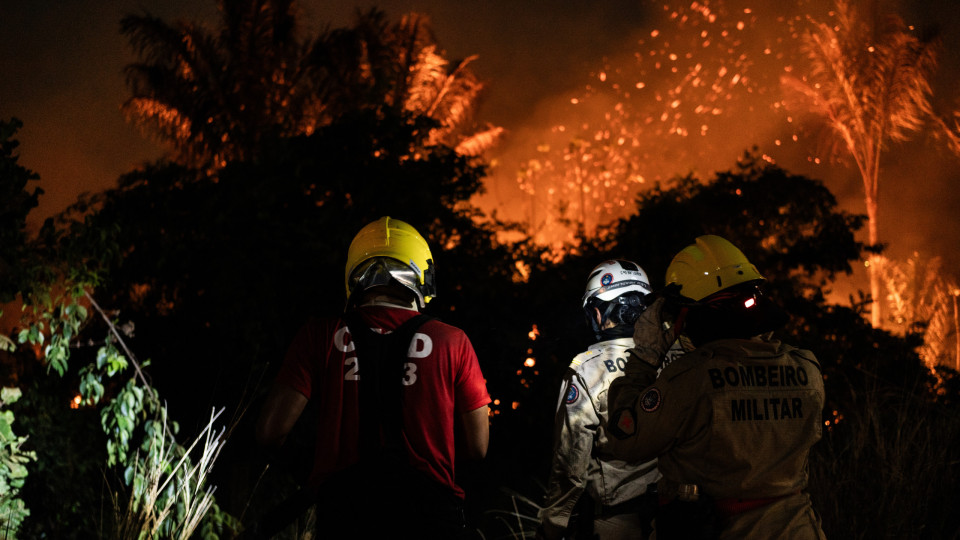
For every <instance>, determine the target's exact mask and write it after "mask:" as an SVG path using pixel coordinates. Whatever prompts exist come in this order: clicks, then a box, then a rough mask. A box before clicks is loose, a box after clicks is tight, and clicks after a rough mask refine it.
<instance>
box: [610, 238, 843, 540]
mask: <svg viewBox="0 0 960 540" xmlns="http://www.w3.org/2000/svg"><path fill="white" fill-rule="evenodd" d="M666 281H667V283H668V290H669V289H670V288H671V287H672V288H673V289H674V290H676V288H677V287H679V291H678V292H679V294H678V295H666V294H665V295H664V297H663V298H660V299H658V300H657V301H656V302H654V303H653V305H651V306H650V308H649V309H648V310H647V311H645V312H644V314H643V315H641V317H640V319H639V320H638V321H637V323H636V325H635V333H634V341H635V348H634V349H631V351H630V358H629V360H628V362H627V369H626V371H627V373H626V375H625V376H624V377H622V378H620V379H618V380H617V381H615V382H614V383H613V385H612V386H611V388H610V410H611V411H612V412H611V414H610V425H609V426H608V427H609V430H610V432H611V433H612V436H611V437H610V439H611V440H610V443H609V446H610V449H611V451H612V452H613V454H614V455H616V456H617V457H619V458H621V459H651V458H658V460H659V461H658V463H659V469H660V472H661V474H662V475H663V478H662V479H661V480H660V482H659V484H658V492H659V498H660V506H659V508H658V514H657V519H656V538H657V540H670V539H671V538H683V539H688V538H721V539H820V538H824V535H823V531H822V530H821V528H820V520H819V518H818V517H817V515H816V514H815V512H814V511H813V509H812V507H811V503H810V497H809V495H808V494H807V493H806V492H805V491H804V490H805V488H806V487H807V457H808V454H809V450H810V447H811V446H813V444H814V443H816V442H817V441H818V440H819V439H820V433H821V432H820V430H821V411H822V409H823V403H824V390H823V378H822V376H821V374H820V365H819V363H818V362H817V360H816V358H815V357H814V355H813V354H812V353H811V352H810V351H806V350H801V349H797V348H795V347H792V346H790V345H785V344H783V343H780V342H779V341H776V340H774V339H772V338H771V337H770V332H771V331H772V330H774V329H776V328H779V327H780V326H781V325H783V324H784V323H785V322H786V315H785V314H783V312H782V311H780V310H779V309H778V308H776V307H775V306H774V304H772V303H771V302H770V301H769V300H767V299H766V298H765V297H763V295H762V294H761V292H760V288H759V285H760V284H761V283H762V282H763V281H764V278H763V277H762V276H761V275H760V274H759V272H757V269H756V268H755V267H754V266H753V265H752V264H750V262H749V261H748V260H747V259H746V257H745V256H744V255H743V253H742V252H741V251H740V250H739V249H737V248H736V247H735V246H733V245H732V244H730V243H729V242H727V241H726V240H724V239H723V238H720V237H718V236H710V235H708V236H701V237H699V238H697V240H696V244H694V245H691V246H688V247H687V248H685V249H684V250H683V251H681V252H680V253H679V254H677V256H676V257H674V259H673V262H672V263H671V264H670V267H669V268H668V270H667V280H666ZM671 298H672V300H671ZM681 325H682V327H681ZM678 331H679V332H682V336H683V337H684V339H685V340H686V339H688V340H689V341H688V343H690V344H691V347H690V348H691V349H692V350H691V351H690V352H688V353H687V354H686V355H684V356H683V357H681V358H679V359H677V360H676V361H674V362H672V363H671V364H670V365H669V366H667V367H665V368H664V369H663V371H662V372H661V373H660V376H659V378H657V369H658V367H659V366H660V364H661V362H662V358H663V356H664V353H665V352H666V351H667V348H668V346H669V345H670V344H671V343H672V342H673V340H674V338H675V337H676V336H677V335H678Z"/></svg>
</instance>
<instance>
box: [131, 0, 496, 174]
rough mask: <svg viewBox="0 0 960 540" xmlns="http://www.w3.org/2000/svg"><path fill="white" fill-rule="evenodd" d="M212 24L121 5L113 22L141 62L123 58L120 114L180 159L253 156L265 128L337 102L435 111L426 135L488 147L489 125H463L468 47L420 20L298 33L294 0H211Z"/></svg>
mask: <svg viewBox="0 0 960 540" xmlns="http://www.w3.org/2000/svg"><path fill="white" fill-rule="evenodd" d="M218 7H219V11H220V16H221V21H220V26H219V27H218V28H216V29H215V30H212V29H209V28H207V27H205V26H204V25H202V24H199V23H194V22H188V21H178V22H176V23H174V24H168V23H167V22H165V21H163V20H161V19H159V18H157V17H154V16H151V15H149V14H144V15H129V16H127V17H124V19H123V20H122V22H121V31H122V33H123V34H124V35H126V36H127V38H128V39H129V40H130V43H131V45H132V46H133V47H134V49H135V51H136V52H137V53H138V54H139V56H140V58H141V61H139V62H137V63H133V64H131V65H129V66H127V67H126V74H127V81H128V86H129V87H130V90H131V93H132V96H131V97H130V98H129V99H128V100H127V102H126V103H125V104H124V107H123V109H124V112H125V113H126V114H127V116H128V117H129V118H130V119H131V120H133V121H134V122H136V123H137V124H138V125H140V126H141V128H143V129H144V130H145V131H147V132H151V133H152V134H154V135H156V136H157V137H158V138H159V139H160V140H161V141H162V142H164V143H166V144H168V146H169V147H170V149H171V150H172V159H174V161H176V162H177V163H180V164H185V165H188V166H195V167H199V168H205V169H211V170H219V169H220V168H222V167H223V166H225V165H226V163H227V162H228V161H234V160H246V159H250V158H251V157H253V156H255V155H257V154H258V153H259V152H260V151H261V150H262V147H263V144H264V141H265V140H267V139H269V138H271V137H274V138H275V137H290V136H296V135H309V134H311V133H313V132H314V131H315V130H316V129H318V128H320V127H322V126H324V125H328V124H330V123H331V121H332V120H333V119H334V118H336V117H337V116H339V115H341V114H343V113H344V112H345V111H357V110H362V109H371V110H376V111H379V112H380V113H381V114H387V112H400V113H403V114H406V115H408V116H409V117H411V118H428V119H430V120H431V121H432V122H434V124H435V125H434V126H433V128H432V129H431V137H430V138H429V143H430V144H438V143H440V142H443V143H445V144H448V145H452V146H456V147H457V149H458V151H460V152H461V153H463V154H466V155H478V154H480V153H481V152H483V151H484V150H486V149H488V148H490V147H491V146H492V145H493V144H494V143H495V142H496V140H497V138H498V137H499V134H500V130H499V128H496V127H488V128H487V129H484V130H482V131H478V132H474V131H471V127H472V126H471V124H470V121H471V120H472V113H473V112H474V110H475V108H476V105H477V98H478V96H479V94H480V92H481V90H482V89H483V85H482V84H481V83H480V81H479V80H478V79H477V78H476V77H475V76H474V75H473V74H472V72H471V71H470V69H469V64H470V62H472V61H473V60H474V57H470V58H467V59H465V60H462V61H459V62H450V61H448V60H447V59H446V58H444V56H443V52H442V51H441V50H440V48H439V46H438V45H437V43H436V38H435V37H434V35H433V32H432V29H431V25H430V21H429V19H427V18H426V17H424V16H420V15H415V14H411V15H408V16H405V17H402V18H401V19H400V20H399V21H398V22H396V23H389V22H388V21H387V20H386V18H385V16H384V14H383V13H382V12H380V11H378V10H370V11H368V12H365V13H358V15H357V18H356V21H355V23H354V26H353V27H351V28H343V29H335V30H328V31H324V32H321V33H320V34H319V35H318V36H317V37H316V38H314V39H305V38H303V37H302V35H301V32H300V26H299V17H300V12H299V11H298V9H297V7H296V2H294V1H292V0H232V1H224V2H219V3H218Z"/></svg>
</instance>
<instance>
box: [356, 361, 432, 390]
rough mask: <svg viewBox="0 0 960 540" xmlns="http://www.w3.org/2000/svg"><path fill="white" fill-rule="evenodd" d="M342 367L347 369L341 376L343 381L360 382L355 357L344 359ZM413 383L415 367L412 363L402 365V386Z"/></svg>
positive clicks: (358, 364)
mask: <svg viewBox="0 0 960 540" xmlns="http://www.w3.org/2000/svg"><path fill="white" fill-rule="evenodd" d="M343 365H344V367H346V368H347V372H346V373H344V374H343V380H345V381H359V380H360V362H358V361H357V357H356V356H351V357H349V358H345V359H344V360H343ZM415 382H417V365H416V364H414V363H413V362H405V363H404V364H403V385H404V386H410V385H411V384H413V383H415Z"/></svg>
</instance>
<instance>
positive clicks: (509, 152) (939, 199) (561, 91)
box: [0, 0, 960, 276]
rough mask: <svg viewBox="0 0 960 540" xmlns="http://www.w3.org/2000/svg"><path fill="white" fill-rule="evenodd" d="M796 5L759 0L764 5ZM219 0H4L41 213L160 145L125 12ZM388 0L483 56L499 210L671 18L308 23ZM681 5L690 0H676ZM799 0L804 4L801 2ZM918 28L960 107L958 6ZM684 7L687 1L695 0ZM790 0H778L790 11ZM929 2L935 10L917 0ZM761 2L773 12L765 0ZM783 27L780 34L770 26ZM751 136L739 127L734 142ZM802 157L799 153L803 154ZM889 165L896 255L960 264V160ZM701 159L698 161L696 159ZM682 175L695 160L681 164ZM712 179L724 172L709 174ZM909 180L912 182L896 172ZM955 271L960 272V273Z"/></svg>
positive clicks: (502, 7)
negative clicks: (123, 109)
mask: <svg viewBox="0 0 960 540" xmlns="http://www.w3.org/2000/svg"><path fill="white" fill-rule="evenodd" d="M702 3H703V4H712V5H713V6H714V9H715V10H716V11H720V7H723V8H725V9H728V10H729V11H731V12H737V11H738V10H739V11H742V10H743V7H749V6H751V5H757V4H758V3H757V2H742V1H739V0H730V1H727V2H725V3H723V4H720V3H717V2H713V3H710V2H702ZM783 4H786V3H780V2H776V3H773V2H766V3H764V4H759V5H760V6H763V7H764V8H765V9H768V10H769V9H771V8H770V6H773V5H777V6H780V5H783ZM820 4H821V3H813V2H808V1H806V0H800V2H799V5H800V7H799V8H791V12H792V13H806V12H809V13H819V12H821V11H822V9H823V6H822V5H820ZM215 5H216V4H215V2H214V0H202V1H196V0H189V1H188V0H166V1H163V0H100V1H97V2H91V1H89V0H87V1H81V0H56V1H54V0H30V1H21V2H12V1H7V2H3V3H2V4H0V52H2V54H0V118H4V119H6V118H9V117H11V116H15V117H18V118H20V119H21V120H23V122H24V127H23V129H22V130H21V131H20V132H19V134H18V138H19V140H20V141H21V143H22V144H21V147H20V155H21V164H22V165H24V166H26V167H28V168H30V169H32V170H34V171H36V172H38V173H39V174H40V176H41V178H42V180H41V182H40V184H39V185H40V186H41V187H42V188H43V189H44V190H45V191H46V194H45V195H44V196H43V197H42V199H41V206H40V208H39V210H38V211H36V212H35V213H34V214H35V215H34V216H33V217H34V225H36V223H37V222H38V221H39V220H40V219H42V218H44V217H46V216H49V215H51V214H53V213H55V212H58V211H60V210H62V209H63V208H65V207H66V206H67V205H68V204H70V203H71V202H73V201H74V200H75V199H76V197H77V195H78V194H79V193H81V192H82V191H95V190H100V189H104V188H107V187H110V186H112V185H113V184H114V182H115V180H116V178H117V177H118V176H119V175H121V174H122V173H124V172H127V171H129V170H131V169H133V168H134V167H136V166H137V165H139V164H140V163H142V162H144V161H148V160H152V159H155V158H157V157H159V156H160V154H161V149H160V147H159V146H158V145H156V144H155V143H153V142H152V141H150V140H148V139H146V138H145V137H143V136H142V135H141V134H140V133H139V131H138V130H137V129H136V128H134V127H133V126H131V125H129V124H127V123H126V122H125V120H124V119H123V117H122V115H121V113H120V110H119V107H120V104H121V103H122V102H123V100H124V99H125V98H126V96H127V90H126V87H125V85H124V81H123V76H122V69H123V66H124V65H125V64H127V63H129V62H132V61H133V60H134V57H133V54H132V51H131V50H130V49H129V47H128V45H127V43H126V40H125V39H124V38H123V37H122V36H120V34H119V20H120V18H121V17H122V16H123V15H125V14H128V13H139V12H142V11H148V12H150V13H152V14H154V15H158V16H161V17H163V18H164V19H166V20H168V21H173V20H174V19H177V18H186V19H191V20H208V21H211V22H215V21H216V8H215ZM374 5H376V6H378V7H380V8H382V9H384V10H385V11H386V13H387V15H388V16H389V17H390V19H391V20H395V19H396V18H397V17H399V16H400V15H401V14H403V13H406V12H409V11H417V12H420V13H425V14H427V15H429V16H430V18H431V19H432V21H433V26H434V29H435V31H436V34H437V38H438V41H439V43H440V45H441V46H442V47H443V48H444V49H445V50H446V52H447V58H449V59H458V58H463V57H465V56H468V55H472V54H477V55H479V59H478V60H477V61H476V62H475V63H474V64H472V65H473V67H474V69H475V71H476V72H477V73H478V74H479V75H480V77H481V78H482V79H483V80H485V81H486V84H487V93H486V94H485V97H484V101H483V104H482V106H481V110H480V114H481V116H480V121H481V122H484V123H486V122H489V123H492V124H495V125H499V126H502V127H504V128H506V129H507V133H508V136H507V138H506V139H505V141H504V142H503V144H502V146H501V149H500V150H499V153H498V156H497V157H498V158H499V163H500V165H499V168H497V169H495V171H494V175H493V177H492V178H491V179H490V182H489V187H490V195H489V196H488V197H487V200H486V202H485V204H486V205H487V208H497V207H501V205H502V202H501V201H498V200H497V198H498V197H499V198H503V199H508V198H509V197H510V196H511V195H512V194H513V192H512V191H511V190H513V189H515V187H514V184H515V183H514V180H513V178H514V176H515V171H516V169H515V164H516V163H517V162H518V161H519V160H522V159H525V158H528V157H529V156H530V153H531V152H532V150H531V148H532V147H533V146H534V144H535V142H536V140H538V138H541V137H542V134H543V133H544V132H545V130H547V129H548V128H549V127H550V126H551V125H554V124H556V123H557V122H560V121H562V120H561V119H560V118H561V115H562V114H564V112H563V111H564V109H563V105H564V104H567V103H569V100H570V96H574V95H576V94H577V92H579V91H582V89H583V88H584V86H585V85H586V84H589V83H590V81H591V76H595V75H596V72H597V71H598V70H600V69H602V64H603V58H605V57H607V58H618V57H622V56H624V55H627V54H630V53H631V52H632V51H635V50H637V42H638V39H640V38H643V37H646V36H649V33H650V31H651V30H652V29H656V28H659V27H660V25H662V24H664V17H665V13H669V12H670V10H664V9H663V5H664V3H663V2H658V3H650V2H639V1H627V0H602V1H591V2H582V1H580V2H574V1H553V2H547V1H520V2H518V1H516V0H513V1H511V0H475V1H470V2H461V1H442V0H422V1H418V0H389V1H387V0H384V1H380V2H376V3H364V2H321V1H318V0H312V1H303V2H301V7H302V8H303V9H304V11H305V14H306V17H305V18H304V20H303V22H304V24H305V31H306V32H307V33H308V35H310V34H313V33H315V32H316V31H317V30H319V29H320V28H323V27H325V26H326V25H328V24H329V25H330V26H331V27H340V26H346V25H348V24H349V23H350V21H351V18H352V15H353V13H354V12H355V10H356V9H358V8H360V9H367V8H369V7H371V6H374ZM677 5H678V6H681V5H680V4H677ZM791 5H792V4H791ZM881 5H882V6H883V7H884V9H886V10H895V11H897V12H898V13H900V15H901V16H903V18H904V19H905V20H906V21H907V22H908V23H911V24H915V25H917V26H919V27H923V26H927V25H930V24H938V25H939V26H940V29H941V32H942V35H943V39H944V48H943V50H942V51H941V55H940V69H939V75H938V78H937V80H936V81H935V83H936V92H937V93H938V94H939V97H937V98H936V99H937V100H938V102H939V105H940V106H941V107H943V108H946V107H950V108H951V110H952V109H957V108H958V104H960V101H958V100H957V98H958V97H960V90H958V89H957V85H956V84H955V82H954V80H955V77H954V74H955V73H957V72H958V70H960V55H958V51H960V36H958V32H957V31H956V29H957V28H958V25H960V2H958V1H957V0H932V1H928V2H909V1H906V0H901V1H900V2H893V1H890V0H887V1H885V2H881ZM682 7H686V8H689V4H683V5H682ZM778 9H779V8H778ZM918 9H923V10H924V12H922V13H921V12H918V11H917V10H918ZM758 11H759V10H758ZM771 31H772V30H771ZM731 131H732V132H734V133H737V134H738V136H739V137H742V138H743V140H742V145H740V146H742V148H740V149H739V150H737V151H733V152H731V155H730V156H729V158H727V159H719V160H718V161H717V162H716V163H715V164H713V163H711V164H710V165H713V166H714V169H713V170H716V169H725V168H729V167H730V166H732V165H733V161H734V159H735V158H736V155H737V154H738V153H740V152H742V151H743V150H744V149H746V148H747V147H748V146H750V145H753V144H759V145H760V146H761V149H762V150H764V151H767V149H768V147H769V144H770V143H771V141H772V140H773V139H774V138H775V137H776V135H774V134H771V133H768V132H765V131H764V130H759V129H756V130H755V129H750V128H749V126H735V127H734V129H732V130H731ZM738 143H739V139H734V141H733V145H734V147H736V145H737V144H738ZM798 155H799V154H798ZM888 157H889V159H887V160H886V161H885V162H884V166H885V169H884V170H883V172H882V173H881V174H882V175H883V177H882V178H881V219H882V221H881V237H882V238H884V239H885V240H886V241H888V242H889V243H890V254H891V255H892V256H894V257H905V256H908V255H910V254H911V253H912V252H913V251H917V250H919V251H921V252H923V253H925V254H928V255H940V256H942V257H944V259H945V262H946V263H947V265H948V267H949V268H954V269H955V268H960V255H958V254H957V252H958V250H957V249H956V246H957V245H960V230H958V229H960V227H958V226H957V217H956V213H957V208H958V206H960V173H957V172H956V171H957V170H958V166H960V159H958V158H956V157H954V156H951V155H950V154H949V153H948V152H947V151H946V150H944V149H943V148H942V147H938V146H936V145H935V143H933V142H932V141H930V140H929V139H928V138H925V137H921V138H919V139H918V140H917V141H916V142H913V143H909V144H906V145H901V146H897V147H894V149H893V151H892V152H891V154H889V156H888ZM777 162H778V163H779V164H780V165H782V166H783V167H784V168H786V169H788V170H790V171H791V172H797V173H802V174H808V175H810V176H813V177H817V178H821V179H823V180H825V181H826V182H827V185H828V187H830V189H831V190H832V191H833V192H834V193H835V194H836V195H837V197H838V199H840V201H841V204H842V206H843V207H844V208H845V209H847V210H850V211H853V212H864V209H863V203H862V195H861V193H862V188H861V183H860V179H859V177H858V176H857V174H856V172H855V171H854V170H853V169H852V168H845V167H844V166H841V165H837V164H832V163H829V162H827V161H826V160H825V161H824V162H822V163H821V164H820V165H811V164H810V163H809V162H808V161H806V160H800V159H797V158H796V156H787V155H784V157H783V158H782V159H778V160H777ZM692 166H693V165H690V167H692ZM677 172H678V173H683V172H686V170H678V171H677ZM699 172H702V173H703V174H704V175H708V174H709V172H710V171H699ZM901 178H906V179H907V180H906V181H902V182H901V181H898V180H899V179H901ZM954 275H955V276H956V275H957V274H956V273H954Z"/></svg>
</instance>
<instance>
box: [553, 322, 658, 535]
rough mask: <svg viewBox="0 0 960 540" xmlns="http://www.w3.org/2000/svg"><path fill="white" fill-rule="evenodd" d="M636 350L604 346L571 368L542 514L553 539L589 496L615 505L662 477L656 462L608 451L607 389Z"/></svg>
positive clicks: (622, 341)
mask: <svg viewBox="0 0 960 540" xmlns="http://www.w3.org/2000/svg"><path fill="white" fill-rule="evenodd" d="M630 347H633V339H632V338H619V339H612V340H608V341H602V342H600V343H597V344H595V345H593V346H592V347H590V349H589V350H587V351H585V352H583V353H580V354H579V355H577V356H576V357H575V358H574V359H573V361H572V362H571V363H570V368H569V369H568V370H567V375H566V377H565V378H564V381H563V386H562V388H561V392H560V400H559V402H558V403H557V418H556V434H555V441H554V455H553V464H552V466H551V471H550V483H549V487H548V488H547V489H548V491H547V504H546V506H545V507H544V508H543V511H542V512H541V515H540V519H541V522H542V523H543V527H544V532H545V533H546V536H547V537H548V538H554V537H559V536H560V535H561V534H562V533H563V531H564V529H565V528H566V527H567V525H568V522H569V520H570V515H571V513H572V512H573V508H574V506H575V505H576V503H577V500H578V499H579V498H580V496H581V494H582V493H583V492H584V491H586V492H587V493H589V494H590V496H591V497H592V498H593V500H594V501H595V502H596V503H599V504H601V505H603V506H613V505H617V504H620V503H624V502H626V501H629V500H631V499H634V498H635V497H639V496H640V495H642V494H643V493H644V492H646V490H647V485H648V484H652V483H655V482H656V481H657V480H658V479H659V478H660V474H659V473H658V472H657V469H656V465H657V462H656V460H644V461H643V462H627V461H623V460H620V459H617V458H615V457H613V456H611V455H610V454H609V452H607V451H606V449H605V446H606V443H607V440H608V438H609V435H608V434H607V433H606V429H605V428H606V419H607V410H608V408H607V389H608V388H609V387H610V383H611V382H613V381H614V380H615V379H617V378H618V377H621V376H622V375H623V373H624V371H623V370H624V367H625V366H626V357H627V349H629V348H630ZM638 534H639V531H638Z"/></svg>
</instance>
